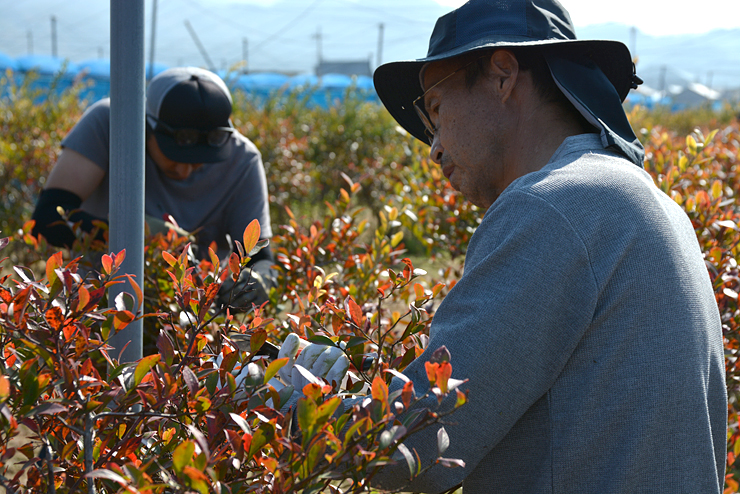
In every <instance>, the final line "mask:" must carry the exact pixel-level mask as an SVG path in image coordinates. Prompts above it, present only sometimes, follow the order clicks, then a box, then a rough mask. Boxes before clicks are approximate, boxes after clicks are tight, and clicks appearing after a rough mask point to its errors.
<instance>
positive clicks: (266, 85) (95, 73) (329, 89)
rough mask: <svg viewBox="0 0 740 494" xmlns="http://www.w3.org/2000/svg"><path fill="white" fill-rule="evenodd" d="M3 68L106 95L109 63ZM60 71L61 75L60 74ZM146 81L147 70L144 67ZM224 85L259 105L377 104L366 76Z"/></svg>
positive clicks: (264, 76) (40, 58)
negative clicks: (292, 97) (356, 100)
mask: <svg viewBox="0 0 740 494" xmlns="http://www.w3.org/2000/svg"><path fill="white" fill-rule="evenodd" d="M6 67H9V68H11V69H12V70H14V71H15V72H16V78H17V79H18V82H20V79H22V78H23V77H24V76H25V73H26V72H29V71H31V70H33V71H35V72H36V73H37V74H38V75H37V79H36V80H35V81H34V82H33V87H34V88H41V89H43V88H45V87H49V86H50V85H51V84H52V82H53V81H55V84H56V86H55V90H56V91H62V90H64V89H66V88H68V87H69V86H70V85H71V84H72V83H73V82H74V81H75V80H78V81H80V82H82V83H83V84H85V88H84V89H83V90H82V91H81V96H82V97H84V98H85V99H87V100H88V101H91V102H92V101H97V100H99V99H101V98H105V97H108V96H109V95H110V60H107V59H90V60H85V61H82V62H79V63H76V64H75V63H72V62H69V61H65V60H64V59H62V58H59V57H51V56H47V55H27V56H22V57H18V58H16V59H13V58H12V57H9V56H7V55H4V54H3V53H0V70H4V69H5V68H6ZM62 68H65V72H64V73H63V74H60V71H61V70H62ZM167 68H168V67H167V66H166V65H164V64H161V63H155V64H154V66H153V73H154V75H157V74H159V73H160V72H162V71H163V70H166V69H167ZM146 70H147V78H151V77H149V70H150V66H149V64H147V66H146ZM219 76H221V77H222V78H223V79H224V80H225V81H226V83H227V85H228V86H229V87H230V88H231V89H232V90H234V91H239V90H240V91H243V92H244V93H245V94H246V95H247V96H248V97H249V98H251V99H253V100H255V101H256V102H258V103H259V101H263V100H264V99H266V98H269V97H271V96H273V95H274V94H276V93H279V92H281V91H287V92H296V91H298V92H299V94H301V95H305V96H306V97H307V98H308V102H309V104H310V105H316V106H322V107H327V106H329V105H332V104H336V103H338V102H341V100H342V99H343V98H344V97H345V95H346V94H347V91H348V90H350V88H352V89H353V90H354V91H355V92H354V94H355V95H358V96H360V97H361V98H364V99H366V100H368V101H375V102H377V101H378V99H377V95H376V94H375V90H374V87H373V82H372V78H370V77H367V76H355V77H350V76H346V75H343V74H325V75H323V76H321V77H317V76H315V75H313V74H299V75H295V76H292V77H289V76H287V75H285V74H280V73H277V72H255V73H250V74H240V73H238V72H226V71H219Z"/></svg>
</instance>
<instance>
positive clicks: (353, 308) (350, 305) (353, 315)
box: [344, 296, 363, 327]
mask: <svg viewBox="0 0 740 494" xmlns="http://www.w3.org/2000/svg"><path fill="white" fill-rule="evenodd" d="M344 305H345V307H344V308H345V310H346V311H347V314H348V315H349V317H350V319H352V322H353V323H355V324H356V325H357V326H360V327H362V325H363V317H362V309H360V306H359V305H357V303H356V302H355V301H354V300H353V299H352V296H348V297H347V298H346V299H345V300H344Z"/></svg>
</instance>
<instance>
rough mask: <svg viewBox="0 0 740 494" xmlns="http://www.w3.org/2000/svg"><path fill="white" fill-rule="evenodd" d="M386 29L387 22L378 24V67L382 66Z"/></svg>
mask: <svg viewBox="0 0 740 494" xmlns="http://www.w3.org/2000/svg"><path fill="white" fill-rule="evenodd" d="M384 29H385V24H383V23H382V22H381V23H380V24H379V25H378V64H377V65H376V67H380V64H382V63H383V30H384Z"/></svg>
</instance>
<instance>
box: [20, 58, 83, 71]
mask: <svg viewBox="0 0 740 494" xmlns="http://www.w3.org/2000/svg"><path fill="white" fill-rule="evenodd" d="M15 60H16V62H17V63H18V70H20V71H21V72H28V71H30V70H35V71H36V72H38V73H39V74H42V75H56V74H58V73H59V72H60V71H61V70H62V68H63V67H65V62H66V71H65V75H74V74H76V73H77V65H76V64H74V63H72V62H68V61H66V60H65V59H63V58H59V57H52V56H51V55H26V56H23V57H18V58H16V59H15Z"/></svg>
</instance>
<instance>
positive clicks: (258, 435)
mask: <svg viewBox="0 0 740 494" xmlns="http://www.w3.org/2000/svg"><path fill="white" fill-rule="evenodd" d="M268 442H269V438H268V437H267V434H265V430H264V428H262V427H261V428H259V429H257V430H256V431H255V433H254V434H253V435H252V444H251V445H250V446H249V458H251V457H253V456H254V455H255V454H257V453H258V452H259V450H261V449H262V447H263V446H264V445H265V444H267V443H268Z"/></svg>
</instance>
